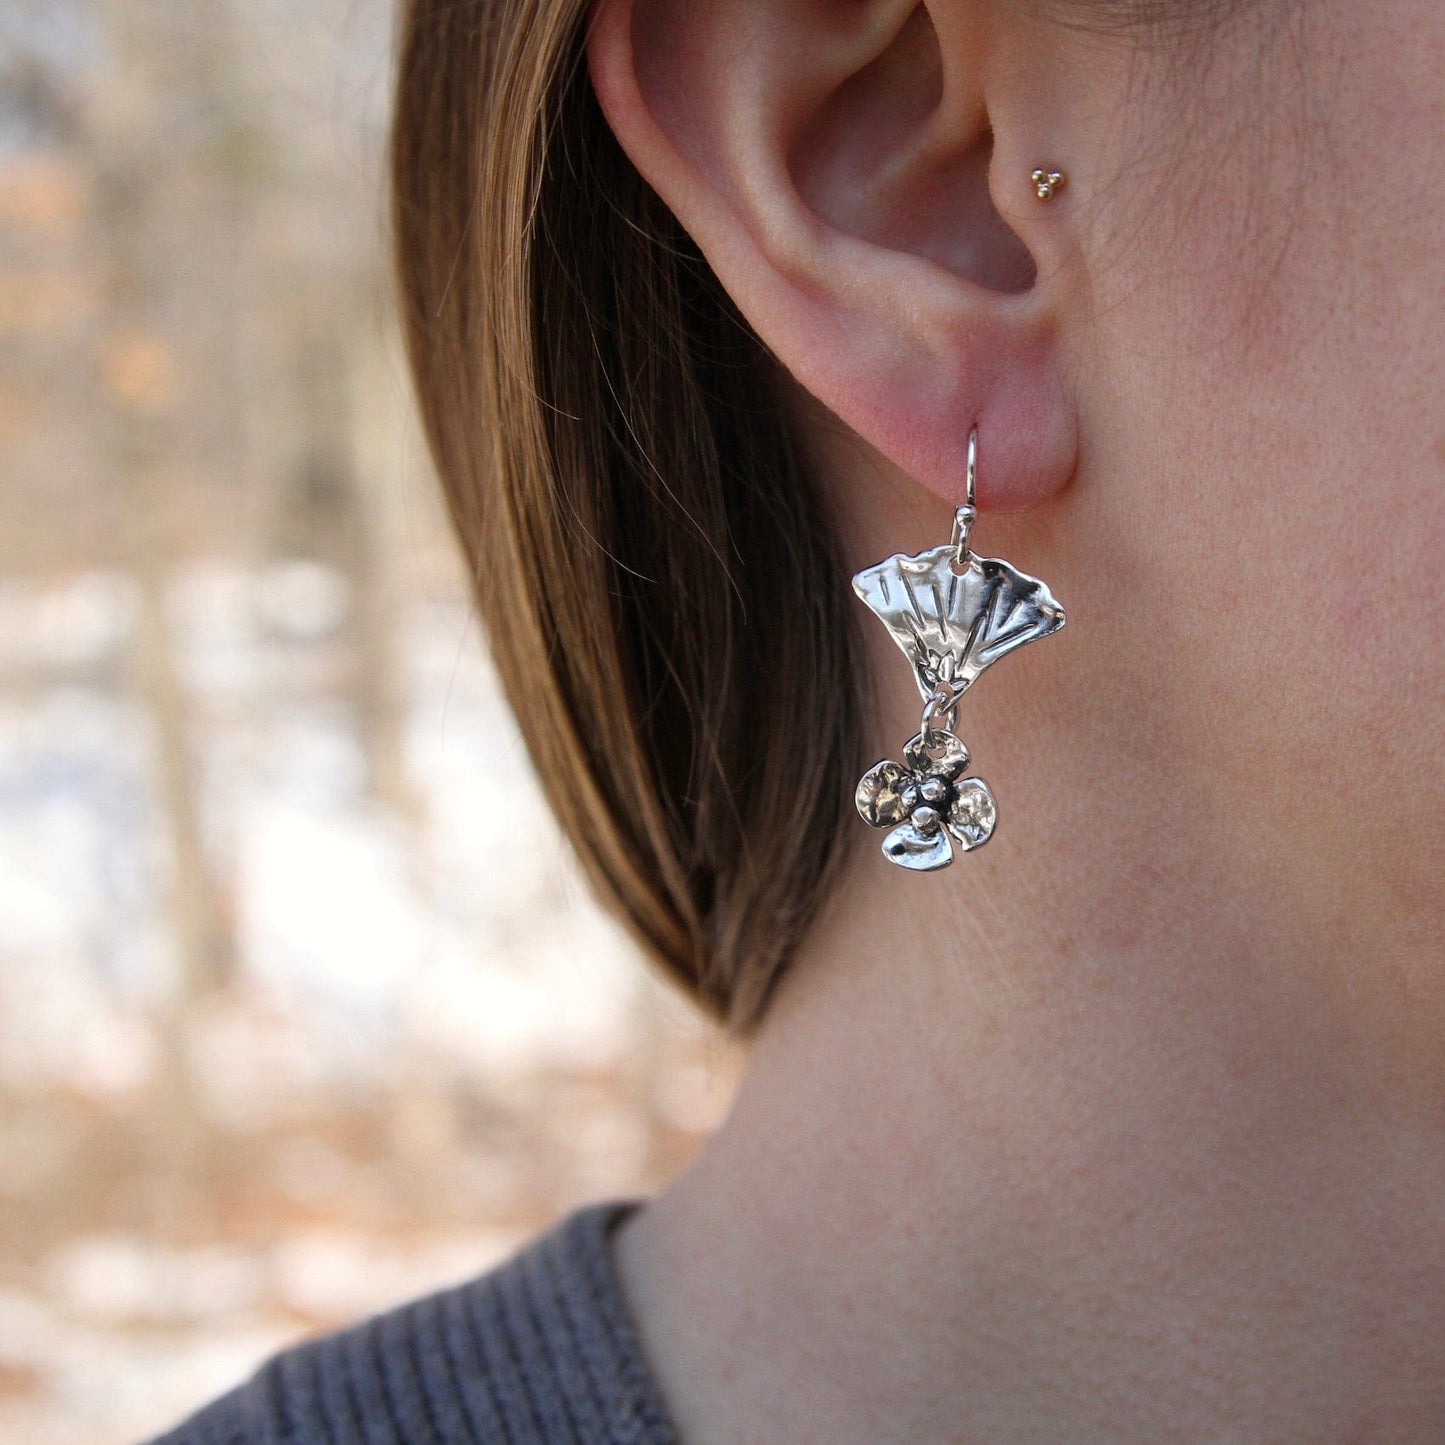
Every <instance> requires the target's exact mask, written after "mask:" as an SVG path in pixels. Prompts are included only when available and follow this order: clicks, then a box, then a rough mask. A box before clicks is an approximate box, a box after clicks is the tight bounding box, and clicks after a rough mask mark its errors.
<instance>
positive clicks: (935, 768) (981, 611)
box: [853, 427, 1064, 873]
mask: <svg viewBox="0 0 1445 1445" xmlns="http://www.w3.org/2000/svg"><path fill="white" fill-rule="evenodd" d="M977 477H978V428H977V427H974V428H973V430H972V431H970V433H969V437H968V501H967V502H966V503H965V504H964V505H963V506H961V507H959V508H958V509H957V510H956V511H955V513H954V518H953V536H952V538H951V539H950V540H949V541H948V542H947V543H945V544H944V545H943V546H942V547H934V548H932V549H931V550H929V551H927V552H920V553H918V555H917V556H916V557H910V556H906V555H905V554H903V553H902V552H898V553H895V554H894V555H893V556H892V557H888V558H885V559H884V560H883V561H882V562H878V563H875V564H874V565H873V566H872V567H865V568H864V569H863V571H861V572H859V573H858V575H857V576H856V577H854V578H853V590H854V591H855V592H857V594H858V595H859V596H860V597H861V598H862V599H863V600H864V602H866V603H867V604H868V606H869V607H871V608H872V609H873V611H874V612H876V613H877V614H878V616H879V617H880V618H881V619H882V622H883V625H884V626H885V627H886V628H887V629H888V631H889V634H890V635H891V636H892V638H893V640H894V641H895V642H896V643H897V644H898V645H899V647H901V648H902V649H903V651H904V654H905V655H906V656H907V658H908V660H909V661H910V662H911V663H912V664H913V671H914V675H915V676H916V678H917V681H918V689H919V691H920V692H921V693H922V694H923V722H922V724H921V725H920V727H919V729H918V732H917V734H916V735H915V736H914V737H912V738H910V739H909V740H908V742H906V743H905V744H904V745H903V758H904V761H903V762H902V763H895V762H892V761H889V760H885V761H884V762H881V763H877V764H875V765H874V766H873V767H871V768H869V769H868V771H867V772H866V773H865V774H864V775H863V777H862V778H861V779H860V780H859V783H858V793H857V804H858V811H859V813H860V814H862V816H863V820H864V821H865V822H867V823H871V824H872V825H873V827H875V828H888V829H890V830H891V831H890V832H889V834H888V836H887V837H886V838H884V840H883V856H884V857H885V858H888V859H891V860H892V861H893V862H894V863H897V864H898V865H899V866H900V867H903V868H910V869H912V870H913V871H914V872H917V873H928V872H932V871H933V870H934V869H935V868H946V867H947V866H948V865H949V864H950V863H952V862H953V842H957V843H958V845H959V846H960V847H961V848H963V849H964V851H965V852H967V851H969V850H970V849H973V848H981V847H982V846H983V845H984V844H985V843H987V842H988V840H989V839H990V838H991V837H992V836H993V831H994V826H995V824H996V823H997V822H998V804H997V803H996V802H995V801H994V796H993V792H992V790H991V789H990V788H989V786H988V784H987V783H985V782H984V781H983V779H982V778H972V777H964V776H963V775H964V773H966V772H967V771H968V764H969V753H968V749H967V748H966V747H965V746H964V745H963V743H962V741H961V740H960V739H959V738H958V737H957V736H956V735H955V733H954V731H953V727H954V713H955V711H956V710H957V708H958V701H959V699H960V698H961V697H962V696H963V694H964V692H965V691H966V690H967V689H968V688H969V687H970V686H971V685H972V684H973V682H974V680H975V679H976V678H977V677H978V675H979V674H980V673H981V672H982V671H983V670H984V668H986V667H988V666H989V665H990V664H991V663H995V662H997V661H998V660H999V658H1001V657H1003V656H1004V655H1005V654H1006V653H1009V652H1012V651H1013V650H1014V649H1015V648H1016V647H1022V646H1023V645H1024V643H1026V642H1032V641H1034V639H1035V638H1038V637H1047V636H1048V635H1049V633H1051V632H1057V631H1058V630H1059V628H1061V627H1062V626H1063V625H1064V609H1063V608H1062V607H1060V606H1059V604H1058V603H1057V602H1056V601H1055V600H1054V597H1053V594H1052V593H1051V592H1050V591H1049V589H1048V588H1047V587H1046V586H1045V585H1044V584H1043V583H1042V582H1040V581H1039V579H1038V578H1037V577H1029V576H1026V575H1025V574H1024V573H1022V572H1019V571H1017V570H1016V569H1015V568H1013V567H1011V566H1010V565H1009V564H1008V563H1007V562H1005V561H1003V560H1002V559H1001V558H998V557H980V556H978V555H976V554H975V553H973V552H971V551H969V548H968V537H969V531H970V529H971V528H972V526H973V522H974V519H975V517H977V515H978V511H977V508H976V506H975V502H974V489H975V485H976V482H977ZM950 838H951V839H952V840H953V841H950Z"/></svg>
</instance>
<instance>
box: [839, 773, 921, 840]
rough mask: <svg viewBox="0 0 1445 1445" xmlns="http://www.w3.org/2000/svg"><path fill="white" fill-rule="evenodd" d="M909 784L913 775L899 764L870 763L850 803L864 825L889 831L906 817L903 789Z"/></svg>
mask: <svg viewBox="0 0 1445 1445" xmlns="http://www.w3.org/2000/svg"><path fill="white" fill-rule="evenodd" d="M912 781H913V775H912V774H911V773H910V772H909V771H908V769H907V768H905V767H904V766H903V764H902V763H895V762H890V761H888V760H886V759H885V760H884V761H883V762H881V763H874V764H873V766H872V767H871V768H869V769H868V771H867V772H866V773H864V774H863V776H862V777H861V778H860V779H859V780H858V791H857V793H856V794H854V798H853V801H854V802H855V803H857V805H858V811H859V813H861V814H862V816H863V821H864V822H865V823H871V824H872V825H873V826H874V827H875V828H891V827H892V826H893V824H894V823H901V822H902V821H903V820H904V819H905V818H906V817H907V816H908V807H907V805H906V804H905V802H904V801H903V789H904V788H906V787H907V786H908V784H909V783H911V782H912Z"/></svg>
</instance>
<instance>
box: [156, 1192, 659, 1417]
mask: <svg viewBox="0 0 1445 1445" xmlns="http://www.w3.org/2000/svg"><path fill="white" fill-rule="evenodd" d="M631 1207H632V1206H630V1205H626V1204H597V1205H593V1206H592V1207H591V1208H588V1209H583V1210H580V1211H578V1212H577V1213H576V1214H573V1215H571V1216H569V1217H568V1218H567V1219H565V1220H563V1221H562V1223H561V1224H559V1225H558V1226H557V1227H556V1228H554V1229H553V1230H552V1231H551V1232H550V1233H548V1234H544V1235H542V1236H541V1237H540V1238H538V1239H536V1240H534V1241H533V1242H532V1243H531V1244H530V1245H528V1246H527V1248H526V1249H524V1250H523V1251H522V1252H521V1253H519V1254H517V1255H515V1256H513V1258H512V1259H510V1260H508V1261H507V1262H506V1263H505V1264H503V1265H501V1266H500V1267H499V1268H497V1269H495V1270H493V1271H492V1272H491V1273H490V1274H486V1275H483V1276H482V1277H481V1278H480V1279H476V1280H473V1281H471V1282H470V1283H468V1284H464V1285H460V1286H457V1287H456V1288H454V1289H449V1290H443V1291H441V1292H440V1293H438V1294H434V1295H429V1296H428V1297H426V1298H425V1299H420V1300H416V1301H413V1302H412V1303H410V1304H407V1305H403V1306H401V1307H400V1308H399V1309H395V1310H392V1311H390V1312H389V1313H387V1314H384V1315H379V1316H377V1317H376V1318H375V1319H371V1320H367V1321H366V1322H365V1323H363V1324H360V1325H356V1326H354V1327H353V1328H351V1329H348V1330H344V1331H342V1332H340V1333H339V1334H334V1335H327V1336H325V1337H324V1338H321V1339H318V1340H311V1341H308V1342H307V1343H305V1344H302V1345H298V1346H296V1347H295V1348H294V1349H291V1350H287V1351H286V1352H285V1353H283V1354H281V1355H278V1356H276V1358H275V1359H273V1360H272V1361H271V1362H270V1363H269V1364H267V1365H266V1366H264V1367H263V1368H262V1369H261V1371H260V1372H259V1373H258V1374H257V1375H256V1376H255V1377H254V1378H253V1379H252V1380H251V1381H250V1382H249V1383H247V1384H245V1385H242V1386H240V1387H239V1388H238V1389H236V1390H233V1391H232V1392H231V1393H230V1394H228V1395H223V1396H222V1397H221V1398H220V1399H219V1400H217V1401H215V1402H214V1403H213V1404H211V1405H209V1406H207V1407H206V1408H205V1409H204V1410H202V1411H201V1412H200V1413H199V1414H197V1415H194V1416H192V1417H191V1419H190V1420H188V1421H186V1422H185V1423H184V1424H183V1425H180V1426H179V1427H178V1428H176V1429H175V1430H173V1431H171V1432H170V1433H169V1434H167V1435H164V1436H161V1437H160V1438H158V1439H157V1440H155V1441H153V1442H152V1445H502V1442H505V1445H678V1442H677V1435H676V1431H675V1430H674V1429H673V1426H672V1424H671V1423H670V1421H669V1419H668V1416H667V1411H666V1409H665V1407H664V1406H663V1404H662V1400H661V1397H660V1396H659V1394H658V1391H657V1387H656V1385H655V1384H654V1382H653V1380H652V1377H651V1376H650V1374H649V1373H648V1370H647V1365H646V1363H645V1361H644V1360H643V1357H642V1350H641V1346H640V1344H639V1342H638V1339H637V1334H636V1331H635V1330H634V1328H633V1325H632V1321H631V1319H630V1318H629V1316H628V1314H627V1308H626V1305H625V1302H624V1301H623V1298H622V1293H621V1288H620V1285H619V1282H618V1279H617V1274H616V1270H615V1268H614V1266H613V1262H612V1255H611V1250H610V1248H609V1244H608V1235H609V1232H610V1231H611V1229H612V1227H613V1225H614V1224H616V1223H617V1222H618V1220H620V1219H621V1217H622V1216H623V1215H624V1214H625V1213H626V1212H627V1211H628V1209H629V1208H631Z"/></svg>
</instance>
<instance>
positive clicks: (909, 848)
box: [883, 823, 953, 873]
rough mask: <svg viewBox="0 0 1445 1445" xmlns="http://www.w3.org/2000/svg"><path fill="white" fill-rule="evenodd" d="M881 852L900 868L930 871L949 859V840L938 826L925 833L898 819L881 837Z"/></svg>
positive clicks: (951, 857)
mask: <svg viewBox="0 0 1445 1445" xmlns="http://www.w3.org/2000/svg"><path fill="white" fill-rule="evenodd" d="M883 856H884V857H885V858H887V859H889V860H890V862H893V863H897V864H898V866H899V867H900V868H909V869H912V871H913V872H915V873H931V872H932V871H933V870H934V869H935V868H947V867H948V865H949V864H950V863H952V862H953V844H952V843H950V842H949V841H948V834H947V833H946V832H944V830H943V829H942V828H934V829H933V830H932V831H931V832H929V833H925V832H923V831H921V830H920V829H918V828H916V827H914V825H913V824H912V823H902V824H900V825H899V826H898V827H896V828H895V829H894V830H893V831H892V832H891V833H890V834H889V835H888V836H887V837H886V838H885V839H884V840H883Z"/></svg>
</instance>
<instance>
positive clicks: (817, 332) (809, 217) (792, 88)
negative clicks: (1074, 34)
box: [587, 0, 1075, 511]
mask: <svg viewBox="0 0 1445 1445" xmlns="http://www.w3.org/2000/svg"><path fill="white" fill-rule="evenodd" d="M991 15H992V7H985V6H982V5H979V4H977V3H976V0H953V3H948V0H933V3H930V4H926V5H925V4H919V3H917V0H706V3H700V0H598V3H597V4H596V5H595V7H594V11H593V15H592V20H591V28H590V32H589V37H588V44H587V54H588V62H589V67H590V71H591V75H592V82H593V85H594V87H595V89H596V92H597V96H598V99H599V101H600V103H601V106H602V109H603V112H604V114H605V115H606V117H607V120H608V122H609V124H610V125H611V127H612V129H613V131H614V133H615V134H616V136H617V139H618V141H619V143H620V144H621V145H622V147H623V149H624V150H625V151H626V153H627V155H628V156H629V157H630V158H631V160H632V162H633V164H634V165H635V166H636V167H637V169H638V170H639V172H640V173H641V174H642V176H643V177H644V178H645V179H646V180H647V181H648V182H649V184H651V185H652V187H653V188H654V189H655V190H656V191H657V192H658V194H659V195H660V196H661V197H662V199H663V201H664V202H665V203H666V204H667V205H668V206H669V207H670V208H671V209H672V211H673V213H674V214H675V215H676V216H677V217H678V219H679V221H680V222H681V223H682V225H683V226H684V227H685V228H686V230H687V231H688V233H689V234H690V235H691V236H692V238H693V239H694V240H695V241H696V242H697V244H698V246H699V247H700V248H701V250H702V252H703V254H704V255H705V256H706V258H707V260H708V262H709V263H710V264H711V266H712V267H713V269H714V271H715V272H716V273H717V276H718V278H719V280H720V281H721V282H722V284H723V285H724V286H725V287H726V288H727V290H728V292H729V293H730V294H731V295H732V297H733V298H734V300H735V301H736V302H737V304H738V306H739V308H740V309H741V310H742V312H743V314H744V315H745V316H746V317H747V319H748V321H749V323H750V324H751V325H752V326H753V328H754V330H755V331H756V332H757V333H758V335H759V336H760V337H761V338H762V340H763V341H764V343H765V344H766V345H767V346H768V347H770V348H771V350H772V351H773V353H774V354H775V355H776V356H777V357H778V359H779V360H780V361H781V362H782V363H783V365H784V366H786V367H787V368H788V370H789V371H790V372H791V373H792V374H793V376H794V377H796V378H797V380H798V381H799V382H800V383H801V384H802V385H803V386H804V387H806V388H807V389H808V391H810V392H811V393H812V394H813V395H814V396H815V397H817V398H818V400H819V401H821V402H822V403H823V404H824V405H825V406H826V407H828V408H829V410H831V411H832V412H833V413H834V414H835V415H836V416H838V417H839V418H840V419H841V420H842V421H843V422H845V423H846V424H847V425H848V426H849V427H850V428H852V430H853V431H854V432H856V433H857V434H858V435H859V436H860V437H862V438H863V439H864V440H865V441H867V442H868V443H869V444H870V445H871V446H873V447H874V448H875V449H876V450H877V451H878V452H879V453H881V454H882V455H883V456H884V457H885V458H886V459H887V460H888V461H890V462H892V463H893V464H894V465H896V466H897V467H899V468H901V469H902V470H903V471H904V472H906V473H907V474H908V475H910V476H912V477H914V478H915V479H916V480H918V481H919V482H920V483H922V484H923V485H924V486H926V487H928V488H929V489H930V490H932V491H933V492H935V493H937V495H938V496H940V497H942V498H944V499H945V500H947V501H948V502H950V503H957V502H961V501H962V500H963V487H964V462H965V455H966V448H967V442H968V434H969V430H970V428H971V427H972V426H974V425H977V426H978V428H979V438H980V450H981V453H982V457H983V465H982V467H981V468H980V473H979V504H980V506H981V507H984V508H989V509H992V510H999V511H1010V510H1016V509H1018V508H1021V507H1025V506H1028V505H1030V504H1032V503H1034V502H1037V501H1039V500H1042V499H1043V498H1045V497H1047V496H1050V495H1052V494H1053V493H1055V492H1057V491H1058V490H1059V489H1060V488H1061V487H1063V486H1064V485H1065V484H1066V482H1067V481H1068V479H1069V477H1070V476H1071V475H1072V472H1073V467H1074V460H1075V418H1074V413H1073V410H1072V406H1071V404H1070V402H1069V398H1068V396H1067V391H1066V388H1065V386H1064V384H1063V379H1062V375H1061V373H1060V370H1059V359H1058V356H1057V353H1056V348H1055V345H1054V339H1053V333H1054V327H1053V322H1052V317H1051V313H1050V307H1049V299H1048V295H1047V290H1048V288H1047V287H1046V286H1044V285H1041V284H1040V281H1039V278H1040V276H1041V275H1047V274H1049V273H1050V272H1051V270H1052V269H1053V268H1054V266H1055V265H1056V264H1057V260H1058V248H1059V247H1060V246H1061V245H1062V242H1061V241H1060V240H1059V238H1058V226H1059V222H1058V220H1057V219H1056V216H1057V214H1058V212H1057V211H1056V210H1050V209H1049V208H1046V207H1044V206H1042V205H1041V203H1040V202H1038V200H1037V199H1036V198H1034V197H1033V193H1032V188H1031V182H1030V181H1029V172H1030V170H1031V169H1032V168H1033V166H1035V165H1037V164H1038V163H1039V162H1040V161H1051V160H1053V159H1054V153H1053V151H1052V150H1051V148H1050V146H1049V144H1048V140H1049V137H1048V136H1047V135H1043V134H1039V133H1038V132H1041V131H1042V130H1043V129H1044V126H1043V123H1042V117H1039V118H1037V120H1036V119H1035V118H1033V117H1031V116H1030V111H1029V107H1028V105H1027V104H1020V103H1018V101H1017V98H1016V97H1012V96H1010V97H1004V96H1002V95H1001V94H1000V95H998V96H996V97H994V99H995V100H1004V99H1006V100H1007V103H1006V104H996V105H995V106H994V107H993V109H994V110H995V111H997V112H998V113H999V114H1004V115H1006V116H1007V117H1008V124H1009V131H1010V132H1011V133H1006V132H1005V131H1004V129H1003V128H1002V127H1001V124H1000V121H999V114H994V113H991V107H990V99H991V97H990V91H989V86H990V83H992V84H993V85H994V87H995V89H996V90H998V89H999V88H1000V87H1002V86H1005V85H1006V84H1008V82H1009V79H1010V78H1011V77H1014V76H1017V75H1018V74H1019V67H1018V66H1017V65H1016V64H996V63H994V62H995V59H996V54H997V51H996V47H997V46H998V44H999V40H998V36H999V32H1000V29H1001V27H1002V26H1004V25H1006V24H1007V23H1008V22H1007V21H1003V20H1000V19H998V18H996V17H994V18H990V16H991ZM1020 23H1022V22H1020ZM1030 132H1032V133H1030ZM1001 197H1002V202H1001V200H1000V198H1001ZM1031 207H1032V209H1031ZM1006 218H1007V219H1006Z"/></svg>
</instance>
